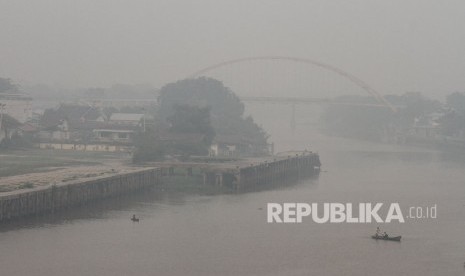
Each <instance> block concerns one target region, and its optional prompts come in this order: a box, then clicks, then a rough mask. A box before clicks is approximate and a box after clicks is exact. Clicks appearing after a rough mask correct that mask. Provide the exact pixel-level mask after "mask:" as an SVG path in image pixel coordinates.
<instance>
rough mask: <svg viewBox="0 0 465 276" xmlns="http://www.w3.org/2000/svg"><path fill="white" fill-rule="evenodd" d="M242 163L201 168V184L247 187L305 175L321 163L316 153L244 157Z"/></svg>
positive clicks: (237, 187)
mask: <svg viewBox="0 0 465 276" xmlns="http://www.w3.org/2000/svg"><path fill="white" fill-rule="evenodd" d="M246 161H249V164H247V163H244V162H239V163H233V164H224V165H218V166H209V167H206V168H204V169H203V174H204V184H205V185H216V186H228V187H232V188H233V189H236V190H239V189H247V188H251V187H254V186H257V185H263V184H267V183H274V182H276V181H282V180H286V181H288V180H297V179H301V178H305V177H309V176H311V175H313V174H315V172H316V171H318V170H319V168H320V166H321V163H320V158H319V155H318V154H316V153H301V154H296V155H294V156H286V157H271V158H261V159H246Z"/></svg>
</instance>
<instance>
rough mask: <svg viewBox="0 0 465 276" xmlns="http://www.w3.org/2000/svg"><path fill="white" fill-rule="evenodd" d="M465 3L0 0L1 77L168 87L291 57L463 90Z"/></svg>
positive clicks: (404, 84) (416, 87) (382, 82)
mask: <svg viewBox="0 0 465 276" xmlns="http://www.w3.org/2000/svg"><path fill="white" fill-rule="evenodd" d="M464 27H465V1H463V0H457V1H436V0H415V1H408V0H385V1H375V0H359V1H354V0H351V1H347V0H343V1H331V0H323V1H312V0H305V1H297V0H287V1H284V0H282V1H271V0H195V1H194V0H192V1H188V0H184V1H180V0H167V1H157V0H147V1H142V0H125V1H118V0H107V1H99V0H79V1H76V0H35V1H30V0H28V1H25V0H11V1H6V0H0V34H1V41H0V76H4V77H10V78H12V79H14V80H16V81H17V82H19V83H48V84H60V85H67V86H109V85H111V84H113V83H130V84H132V83H151V84H153V85H155V86H161V85H163V84H164V83H166V82H169V81H172V80H176V79H178V78H183V77H184V76H186V75H189V74H190V73H192V72H194V71H196V70H198V69H201V68H203V67H206V66H208V65H211V64H214V63H217V62H220V61H224V60H228V59H234V58H240V57H246V56H261V55H283V56H296V57H303V58H311V59H314V60H319V61H321V62H325V63H328V64H331V65H334V66H337V67H340V68H342V69H344V70H346V71H348V72H350V73H352V74H354V75H356V76H357V77H359V78H360V79H363V80H365V81H366V82H367V83H369V84H370V85H371V86H373V87H375V88H376V89H377V90H379V91H380V92H382V93H403V92H405V91H422V92H424V93H425V94H427V95H437V96H441V95H444V94H447V93H450V92H453V91H465V28H464Z"/></svg>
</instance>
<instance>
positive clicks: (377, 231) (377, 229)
mask: <svg viewBox="0 0 465 276" xmlns="http://www.w3.org/2000/svg"><path fill="white" fill-rule="evenodd" d="M380 234H381V230H380V229H379V227H376V234H375V237H379V236H380Z"/></svg>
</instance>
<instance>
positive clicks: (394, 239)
mask: <svg viewBox="0 0 465 276" xmlns="http://www.w3.org/2000/svg"><path fill="white" fill-rule="evenodd" d="M371 238H372V239H375V240H385V241H399V242H400V239H401V238H402V236H397V237H389V236H388V237H385V236H376V235H373V236H371Z"/></svg>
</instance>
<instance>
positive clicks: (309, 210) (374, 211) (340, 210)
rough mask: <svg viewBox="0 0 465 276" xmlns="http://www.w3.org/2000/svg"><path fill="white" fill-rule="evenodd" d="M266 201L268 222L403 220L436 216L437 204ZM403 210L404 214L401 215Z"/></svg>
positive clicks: (377, 221)
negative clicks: (403, 204)
mask: <svg viewBox="0 0 465 276" xmlns="http://www.w3.org/2000/svg"><path fill="white" fill-rule="evenodd" d="M356 207H358V208H354V205H353V204H352V203H345V204H343V203H320V204H318V203H311V204H309V203H268V204H267V222H268V223H301V222H302V221H303V220H304V219H311V220H312V221H313V222H315V223H372V222H375V223H391V222H398V223H404V222H405V221H406V219H430V218H432V219H435V218H437V204H434V205H433V206H423V207H422V206H411V207H408V208H407V209H404V210H407V211H405V212H403V210H402V209H401V207H400V204H399V203H390V204H384V203H358V204H357V205H356ZM404 214H405V215H404Z"/></svg>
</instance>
